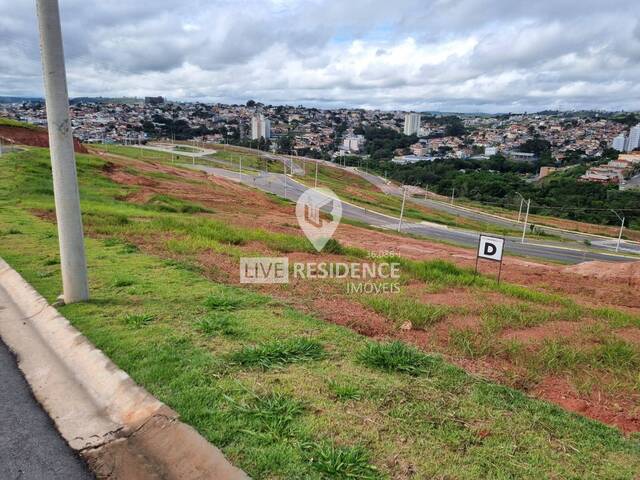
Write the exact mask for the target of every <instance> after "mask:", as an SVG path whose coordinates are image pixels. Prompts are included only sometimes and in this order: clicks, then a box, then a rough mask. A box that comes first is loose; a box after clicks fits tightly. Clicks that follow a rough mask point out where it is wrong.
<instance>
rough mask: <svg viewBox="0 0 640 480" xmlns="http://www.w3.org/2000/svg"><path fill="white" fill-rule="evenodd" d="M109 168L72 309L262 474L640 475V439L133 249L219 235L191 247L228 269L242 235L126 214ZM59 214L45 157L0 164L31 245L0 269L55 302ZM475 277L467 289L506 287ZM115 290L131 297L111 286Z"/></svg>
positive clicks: (603, 357)
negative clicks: (220, 250) (149, 240)
mask: <svg viewBox="0 0 640 480" xmlns="http://www.w3.org/2000/svg"><path fill="white" fill-rule="evenodd" d="M102 165H103V161H102V160H100V159H97V158H95V157H91V156H83V155H80V156H78V171H79V176H80V191H81V200H82V206H83V211H84V213H85V222H86V225H87V229H88V231H90V232H91V236H90V237H89V238H87V240H86V247H87V258H88V263H89V272H90V287H91V293H92V300H91V301H89V302H86V303H81V304H73V305H66V306H64V307H62V308H61V312H62V314H63V315H64V316H65V317H66V318H68V319H69V321H70V322H71V323H72V324H73V325H74V326H75V327H76V328H78V329H79V330H80V331H82V332H83V333H84V334H85V335H86V336H87V337H88V338H89V339H90V340H91V341H92V342H93V343H94V344H95V345H96V346H97V347H98V348H100V349H102V350H103V351H104V352H105V353H106V354H107V355H108V356H110V357H111V358H112V359H113V360H114V362H115V363H116V364H117V365H118V366H120V367H121V368H123V369H124V370H126V371H127V372H128V373H129V374H130V375H131V377H132V378H133V379H134V380H135V381H136V382H138V383H139V384H141V385H142V386H144V387H145V388H146V389H147V390H149V391H150V392H151V393H152V394H153V395H155V396H156V397H158V398H159V399H160V400H162V401H163V402H165V403H166V404H167V405H169V406H170V407H171V408H173V409H174V410H176V411H177V412H178V413H179V414H180V415H181V418H182V420H183V421H185V422H187V423H189V424H191V425H193V426H194V428H196V429H197V430H198V431H199V432H200V433H201V434H202V435H203V436H204V437H205V438H207V439H208V440H209V441H211V442H212V443H213V444H215V445H216V446H218V447H219V448H221V449H222V451H223V452H224V454H225V455H226V456H227V457H228V458H229V459H230V460H231V461H232V462H233V463H235V464H236V465H238V466H239V467H241V468H242V469H244V470H245V471H246V472H247V473H248V474H249V475H250V476H251V477H252V478H255V479H264V480H281V479H289V478H296V479H297V478H305V479H309V480H319V479H327V478H363V479H364V478H402V475H406V472H407V471H412V472H414V477H415V478H438V477H439V478H464V479H483V478H529V479H534V478H585V479H596V478H628V479H632V478H634V477H635V476H636V475H637V472H638V471H639V470H640V441H639V440H638V439H637V438H625V437H624V436H623V435H622V434H621V433H620V432H618V431H616V430H615V429H612V428H609V427H607V426H604V425H602V424H600V423H597V422H594V421H590V420H588V419H585V418H582V417H578V416H576V415H572V414H569V413H567V412H565V411H563V410H561V409H560V408H558V407H555V406H553V405H550V404H548V403H545V402H541V401H538V400H535V399H532V398H529V397H527V396H525V395H524V394H522V393H521V392H518V391H516V390H514V389H512V388H508V387H505V386H500V385H495V384H492V383H490V382H487V381H484V380H480V379H478V378H475V377H473V376H470V375H467V374H466V373H464V372H463V371H462V370H460V369H458V368H455V367H453V366H451V365H450V364H449V363H447V362H446V361H445V360H443V359H441V358H439V357H436V356H432V355H428V354H425V353H423V352H421V351H419V350H417V349H415V348H413V347H409V346H407V345H405V344H403V343H399V342H392V343H377V342H372V341H371V340H369V339H367V338H364V337H362V336H360V335H358V334H356V333H355V332H353V331H352V330H350V329H347V328H344V327H341V326H337V325H332V324H329V323H327V322H324V321H321V320H319V319H317V318H315V317H314V316H312V315H309V314H305V313H302V312H300V311H298V310H296V309H294V308H290V307H288V306H287V305H286V304H283V302H281V301H277V300H276V299H274V298H271V297H269V296H267V295H259V294H256V293H255V292H253V291H252V290H249V289H247V288H239V287H237V286H232V285H227V284H224V283H221V282H218V281H212V280H210V278H209V277H207V276H206V275H207V274H208V273H209V271H208V270H207V267H206V266H202V265H198V264H197V263H195V262H194V259H193V258H192V257H186V258H183V257H178V258H166V256H165V255H161V254H156V255H152V254H150V253H148V252H146V251H143V250H144V249H143V250H140V249H138V248H137V247H136V246H135V245H134V244H133V242H134V241H135V240H136V238H139V237H141V236H144V235H147V236H150V237H158V236H160V235H169V234H170V235H172V236H173V238H192V236H193V235H196V234H194V232H198V233H202V232H201V231H200V229H204V231H205V233H206V234H207V235H211V236H214V237H215V238H216V239H215V240H214V239H213V238H209V237H207V235H202V236H197V235H196V236H195V237H193V238H203V239H205V240H208V241H210V242H212V244H213V242H216V243H217V244H218V245H222V246H224V248H227V249H229V250H231V257H232V256H233V254H234V251H233V247H234V245H233V244H232V243H229V242H227V243H225V242H224V239H225V236H226V235H229V236H230V238H232V239H233V238H234V237H233V235H234V232H235V231H237V230H233V229H232V231H228V230H225V229H221V228H219V227H218V226H217V225H216V226H215V227H209V226H208V225H209V224H208V222H209V221H211V222H213V223H214V224H215V221H216V220H215V219H214V218H211V219H209V218H202V217H201V216H200V214H197V215H189V214H180V213H177V212H165V211H159V210H157V209H149V208H147V207H145V206H144V205H133V204H127V203H126V202H124V201H120V200H119V199H120V198H124V196H126V194H127V193H130V189H129V188H128V187H123V186H122V185H117V184H114V183H112V182H110V181H109V180H107V179H106V178H104V177H103V176H102V175H101V168H102ZM52 208H53V201H52V197H51V177H50V169H49V168H48V158H47V155H46V151H44V150H40V149H33V150H29V151H25V152H20V153H12V154H8V155H3V156H2V157H0V232H8V231H9V230H11V229H17V230H19V231H20V233H19V234H5V235H3V236H2V238H1V241H0V255H1V256H2V257H3V258H4V259H5V260H7V261H8V262H9V263H10V264H11V265H12V266H13V267H14V268H16V269H17V270H18V271H19V272H20V273H21V274H22V275H23V276H24V277H25V278H26V279H27V280H28V281H29V282H30V283H31V284H32V285H34V287H35V288H36V289H37V290H38V291H39V292H40V293H41V294H43V295H44V296H45V297H46V298H47V299H48V300H49V301H54V300H55V299H56V297H57V295H58V294H59V293H60V292H59V289H60V282H61V280H60V265H59V264H50V265H45V263H46V262H47V260H48V259H52V258H56V256H57V252H58V245H57V235H56V227H55V224H54V223H53V222H51V221H48V220H45V219H42V218H38V217H37V216H35V215H34V214H33V212H34V211H35V212H51V209H52ZM203 215H209V214H203ZM165 219H169V220H168V221H167V220H165ZM165 221H166V223H165ZM234 228H235V227H234ZM240 231H241V230H240ZM207 232H213V233H207ZM260 235H262V234H260ZM268 238H269V236H268V235H263V236H262V239H263V240H260V241H267V240H268ZM286 241H288V240H286ZM290 246H292V244H290ZM236 248H237V246H236ZM301 248H304V247H301ZM300 251H306V250H300ZM405 265H406V268H408V269H410V272H413V273H411V275H415V276H416V277H418V276H420V277H421V278H431V279H432V280H430V281H432V282H436V281H437V282H441V283H445V282H451V284H452V285H465V284H466V282H468V281H471V280H470V278H469V276H471V277H473V275H472V273H471V274H469V272H468V271H467V270H464V269H457V268H455V267H453V266H450V265H447V264H445V263H435V264H433V263H426V264H423V263H422V262H417V263H416V264H415V265H414V264H411V263H406V264H405ZM403 268H405V267H404V266H403ZM479 278H480V279H479V280H476V283H475V284H474V283H473V282H472V283H471V285H473V288H477V289H484V288H486V289H494V288H496V287H495V284H494V283H491V281H489V280H486V279H482V277H479ZM120 280H124V281H125V283H127V282H128V281H131V282H133V283H131V284H129V285H126V286H122V285H121V286H116V285H118V284H119V281H120ZM542 299H543V300H544V301H547V302H548V303H546V304H545V305H548V306H556V307H564V304H562V303H558V302H557V301H556V299H553V298H547V297H544V298H542ZM521 301H522V302H524V301H525V300H521ZM554 302H555V303H554ZM601 314H602V315H605V312H601ZM606 315H608V316H611V317H612V320H611V321H620V318H622V317H620V318H618V317H616V318H615V319H613V315H612V314H611V313H610V312H607V313H606ZM229 329H230V330H231V331H233V332H236V333H237V335H236V334H229V333H227V332H228V331H229ZM597 345H602V348H595V349H594V350H593V352H591V353H590V356H586V357H580V361H581V362H588V363H585V364H583V365H588V366H591V365H600V366H605V365H607V366H609V367H607V368H612V367H610V366H611V365H613V364H615V363H620V364H622V365H625V367H624V368H625V369H627V368H628V366H634V365H637V358H636V357H635V355H634V353H633V351H630V350H628V349H627V348H626V347H625V346H624V345H622V344H615V343H613V342H611V343H607V342H606V338H604V339H603V340H602V341H600V342H599V343H597ZM559 356H560V358H562V356H561V355H560V354H556V358H557V357H559ZM551 357H553V356H552V355H550V358H551ZM569 360H570V358H569ZM562 361H563V362H564V363H565V365H571V363H570V362H569V361H568V360H567V359H566V358H565V359H564V360H562ZM575 365H579V364H578V363H576V364H575ZM578 368H580V367H578ZM600 368H604V367H600ZM636 371H637V370H636ZM487 432H488V433H487Z"/></svg>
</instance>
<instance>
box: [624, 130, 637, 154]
mask: <svg viewBox="0 0 640 480" xmlns="http://www.w3.org/2000/svg"><path fill="white" fill-rule="evenodd" d="M636 148H640V124H638V125H636V126H635V127H633V128H632V129H631V130H629V138H628V139H627V145H626V149H625V151H627V152H633V151H634V150H635V149H636Z"/></svg>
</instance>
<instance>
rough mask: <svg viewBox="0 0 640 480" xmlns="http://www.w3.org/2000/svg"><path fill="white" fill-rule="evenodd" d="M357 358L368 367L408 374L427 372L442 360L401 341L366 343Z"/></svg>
mask: <svg viewBox="0 0 640 480" xmlns="http://www.w3.org/2000/svg"><path fill="white" fill-rule="evenodd" d="M358 360H359V361H360V362H361V363H362V364H364V365H366V366H368V367H370V368H376V369H378V370H383V371H385V372H401V373H407V374H409V375H423V374H427V373H429V372H431V371H432V370H433V369H434V368H436V367H437V366H438V365H439V364H440V363H441V362H442V360H441V359H440V358H438V357H434V356H431V355H426V354H424V353H422V352H421V351H420V350H418V349H416V348H414V347H410V346H408V345H406V344H404V343H402V342H390V343H376V342H371V343H368V344H367V345H366V346H365V347H364V348H363V349H362V350H361V351H360V352H359V353H358Z"/></svg>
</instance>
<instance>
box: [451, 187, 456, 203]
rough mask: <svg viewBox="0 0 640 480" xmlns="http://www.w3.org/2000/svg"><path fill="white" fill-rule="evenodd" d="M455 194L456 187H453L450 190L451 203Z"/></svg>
mask: <svg viewBox="0 0 640 480" xmlns="http://www.w3.org/2000/svg"><path fill="white" fill-rule="evenodd" d="M455 196H456V189H455V188H454V189H453V190H451V205H453V199H454V198H455Z"/></svg>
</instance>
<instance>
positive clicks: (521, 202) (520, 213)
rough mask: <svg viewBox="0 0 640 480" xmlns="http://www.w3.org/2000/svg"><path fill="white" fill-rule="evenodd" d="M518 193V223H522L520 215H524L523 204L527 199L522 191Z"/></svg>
mask: <svg viewBox="0 0 640 480" xmlns="http://www.w3.org/2000/svg"><path fill="white" fill-rule="evenodd" d="M516 195H518V196H519V197H520V210H518V223H520V216H521V215H522V204H523V203H524V202H525V201H526V200H525V199H524V197H523V196H522V195H521V194H520V192H516Z"/></svg>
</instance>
